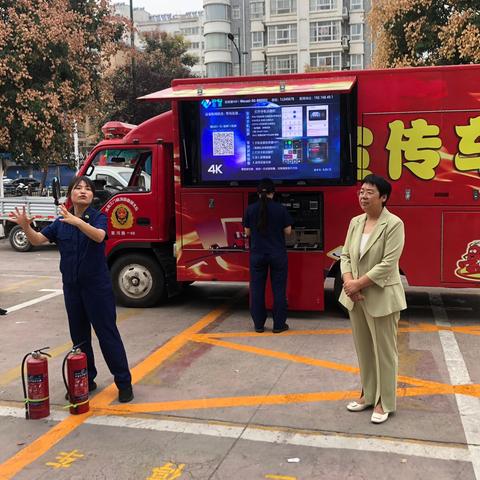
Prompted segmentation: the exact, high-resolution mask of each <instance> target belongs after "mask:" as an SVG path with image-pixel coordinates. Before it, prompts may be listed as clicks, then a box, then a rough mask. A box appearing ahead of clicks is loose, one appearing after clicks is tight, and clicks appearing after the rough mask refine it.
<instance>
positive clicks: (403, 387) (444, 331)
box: [0, 240, 480, 480]
mask: <svg viewBox="0 0 480 480" xmlns="http://www.w3.org/2000/svg"><path fill="white" fill-rule="evenodd" d="M327 283H328V289H327V294H326V310H325V311H324V312H321V313H301V312H295V313H292V314H291V315H290V318H289V321H288V323H289V324H290V328H291V329H290V330H289V331H288V332H285V333H282V334H272V332H271V321H270V323H267V330H266V332H265V333H263V334H257V333H255V332H254V331H253V325H252V322H251V320H250V317H249V313H248V286H247V285H246V284H215V283H205V284H201V283H199V284H197V283H195V284H193V285H192V286H191V287H189V288H187V289H185V290H184V291H183V292H182V294H180V295H179V296H177V297H175V298H172V299H170V300H169V301H168V302H166V304H164V305H162V306H158V307H155V308H151V309H126V308H120V307H119V308H118V310H117V314H118V326H119V329H120V331H121V334H122V337H123V340H124V343H125V346H126V350H127V354H128V358H129V362H130V366H131V368H132V374H133V378H134V391H135V399H134V401H133V402H131V403H128V404H119V403H118V402H117V398H116V396H117V391H116V388H115V386H114V385H112V377H111V375H110V373H109V372H108V369H107V367H106V365H105V363H104V361H103V358H102V355H101V352H100V350H99V348H98V344H97V343H95V345H94V348H95V353H96V359H97V368H98V371H99V374H98V377H97V379H96V381H97V383H98V387H99V388H98V390H97V391H96V392H95V394H94V395H92V397H91V399H90V411H89V412H88V413H87V414H84V415H77V416H72V415H70V414H69V413H68V409H66V408H65V404H66V402H65V399H64V395H65V390H64V387H63V382H62V378H61V363H62V360H63V357H64V355H65V354H66V353H67V352H68V350H69V349H70V347H71V343H70V339H69V335H68V327H67V319H66V314H65V308H64V304H63V296H62V290H61V288H62V285H61V277H60V274H59V271H58V252H57V250H56V248H55V247H54V246H46V247H41V248H37V249H35V250H33V251H32V252H28V253H18V252H14V251H13V250H12V249H11V248H10V246H9V244H8V242H7V241H6V240H0V307H4V308H7V309H8V314H7V315H5V316H0V339H1V349H0V479H2V480H6V479H10V478H15V479H29V480H31V479H39V480H43V479H49V480H51V479H71V480H77V479H107V480H110V479H111V480H114V479H115V480H117V479H118V480H123V479H128V480H133V479H139V480H147V479H149V480H152V479H153V480H160V479H169V480H173V479H181V480H183V479H198V480H207V479H208V480H210V479H212V480H213V479H215V480H237V479H238V480H250V479H252V480H253V479H277V480H316V479H328V480H330V479H332V480H336V479H367V478H368V479H371V478H388V479H397V478H398V479H402V480H409V479H416V478H422V479H423V478H435V479H436V480H443V479H457V478H461V479H462V480H470V479H476V478H478V479H479V480H480V402H479V396H480V365H479V361H478V351H479V348H478V347H479V343H480V337H479V335H480V324H479V318H480V316H479V313H480V300H479V295H478V293H477V291H476V290H474V289H465V290H445V289H424V288H419V287H417V288H410V287H408V288H407V300H408V305H409V308H408V310H407V311H406V312H404V313H403V314H402V318H401V322H400V329H399V352H400V362H399V383H398V410H397V412H396V413H395V414H394V415H392V416H391V418H389V420H388V421H387V422H386V423H384V424H382V425H374V424H372V423H371V422H370V415H371V411H369V410H367V411H364V412H358V413H350V412H348V411H347V410H346V408H345V406H346V403H348V401H349V400H351V399H355V398H357V397H358V395H359V390H360V382H359V375H358V369H357V361H356V356H355V352H354V346H353V341H352V336H351V330H350V325H349V321H348V319H346V318H345V317H344V316H343V314H342V313H341V312H340V311H339V310H338V309H337V307H336V305H335V302H334V301H333V298H332V291H331V285H330V282H327ZM44 346H49V347H50V350H51V353H52V359H51V360H50V361H49V379H50V401H51V415H50V417H48V418H47V419H43V420H25V418H24V403H23V393H22V388H21V380H20V369H19V366H20V362H21V359H22V357H23V355H24V354H25V353H27V352H29V351H32V350H33V349H35V348H39V347H44Z"/></svg>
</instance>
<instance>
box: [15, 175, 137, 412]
mask: <svg viewBox="0 0 480 480" xmlns="http://www.w3.org/2000/svg"><path fill="white" fill-rule="evenodd" d="M94 195H95V186H94V184H93V182H92V181H91V180H90V179H89V178H88V177H84V176H82V177H75V178H74V179H73V181H72V182H71V183H70V186H69V187H68V193H67V196H68V198H69V199H70V200H71V203H72V205H73V207H72V209H71V211H69V210H67V208H66V207H65V206H64V205H61V206H60V211H61V216H60V217H59V218H57V219H56V220H55V221H54V222H53V223H52V224H50V225H48V226H47V227H45V228H44V229H43V230H42V231H41V232H36V231H35V230H33V228H32V227H31V225H30V223H31V221H32V219H31V218H28V216H27V215H26V213H25V207H24V208H23V211H19V209H18V208H16V209H15V213H14V212H12V213H11V214H10V215H11V219H12V221H14V222H16V223H17V224H18V225H20V226H21V227H22V228H23V230H24V232H25V234H26V235H27V238H28V240H29V241H30V242H31V243H32V245H40V244H42V243H45V242H47V241H50V242H55V243H56V244H57V245H58V249H59V251H60V270H61V272H62V279H63V292H64V298H65V307H66V309H67V315H68V322H69V327H70V336H71V338H72V342H73V344H74V345H78V344H81V343H83V344H82V346H81V349H82V350H83V351H84V352H85V353H86V355H87V365H88V378H89V390H90V391H92V390H95V389H96V388H97V385H96V383H95V381H94V379H95V377H96V375H97V369H96V368H95V359H94V355H93V349H92V332H91V327H92V326H93V328H94V329H95V333H96V334H97V337H98V341H99V343H100V348H101V350H102V354H103V356H104V358H105V361H106V363H107V365H108V368H109V369H110V372H111V373H112V375H113V376H114V380H115V384H116V385H117V387H118V391H119V393H118V400H119V401H120V402H129V401H131V400H132V399H133V389H132V377H131V375H130V370H129V367H128V361H127V355H126V353H125V348H124V346H123V342H122V339H121V337H120V333H119V331H118V328H117V325H116V310H115V298H114V295H113V289H112V283H111V279H110V274H109V271H108V266H107V262H106V259H105V239H106V236H107V218H106V216H105V214H103V213H102V212H99V211H97V210H95V209H93V208H92V207H91V203H92V201H93V197H94Z"/></svg>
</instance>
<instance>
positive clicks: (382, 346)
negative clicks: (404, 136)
mask: <svg viewBox="0 0 480 480" xmlns="http://www.w3.org/2000/svg"><path fill="white" fill-rule="evenodd" d="M391 191H392V187H391V185H390V183H389V182H387V181H386V180H385V179H384V178H382V177H379V176H378V175H373V174H371V175H367V176H366V177H365V178H364V179H363V181H362V186H361V188H360V191H359V192H358V199H359V203H360V207H361V209H362V210H363V211H364V212H365V213H363V214H362V215H359V216H357V217H354V218H353V219H352V220H351V222H350V226H349V227H348V232H347V237H346V239H345V244H344V246H343V250H342V254H341V257H340V258H341V265H340V268H341V271H342V278H343V291H342V293H341V295H340V298H339V301H340V303H341V304H342V305H343V306H344V307H345V308H347V309H348V310H349V314H350V320H351V323H352V333H353V339H354V342H355V348H356V351H357V356H358V364H359V367H360V378H361V381H362V394H361V396H360V399H359V400H357V401H354V402H350V403H349V404H348V405H347V409H348V410H350V411H351V412H359V411H362V410H365V409H366V408H368V407H373V414H372V416H371V421H372V422H373V423H383V422H385V421H386V420H387V419H388V416H389V413H390V412H394V411H395V409H396V398H397V371H398V350H397V329H398V320H399V318H400V311H401V310H404V309H405V308H407V304H406V301H405V292H404V290H403V286H402V282H401V279H400V272H399V267H398V262H399V259H400V255H401V254H402V250H403V245H404V243H405V232H404V226H403V222H402V220H401V219H400V218H398V217H397V216H396V215H393V214H392V213H390V212H389V211H388V210H387V208H386V206H385V205H386V203H387V200H388V198H389V197H390V193H391Z"/></svg>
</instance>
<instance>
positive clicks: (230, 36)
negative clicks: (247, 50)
mask: <svg viewBox="0 0 480 480" xmlns="http://www.w3.org/2000/svg"><path fill="white" fill-rule="evenodd" d="M228 39H229V40H230V41H231V42H232V43H233V45H234V46H235V48H236V50H237V53H238V74H239V75H240V76H242V54H241V53H240V49H239V48H238V45H237V44H236V43H235V37H234V36H233V34H232V33H229V34H228Z"/></svg>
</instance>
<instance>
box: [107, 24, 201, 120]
mask: <svg viewBox="0 0 480 480" xmlns="http://www.w3.org/2000/svg"><path fill="white" fill-rule="evenodd" d="M142 39H143V40H144V42H145V48H144V49H143V50H140V51H135V52H133V53H132V52H129V55H128V59H127V61H126V63H125V64H123V65H122V66H120V67H118V68H117V69H116V70H115V71H114V72H113V73H112V74H111V76H110V85H111V90H112V95H113V102H111V103H110V104H108V105H106V106H105V115H104V116H103V121H107V120H118V121H123V122H128V123H133V124H136V125H138V124H139V123H141V122H143V121H145V120H147V119H148V118H151V117H153V116H154V115H158V114H159V113H162V112H164V111H166V110H168V109H169V108H170V103H169V102H167V103H151V102H148V103H147V102H139V101H138V100H137V97H140V96H142V95H146V94H149V93H152V92H156V91H158V90H162V89H164V88H168V87H170V84H171V82H172V80H173V79H174V78H185V77H191V76H192V74H191V71H190V67H192V66H193V65H195V64H196V63H197V58H196V57H195V56H193V55H189V54H187V53H186V52H187V49H188V43H187V42H186V41H185V40H184V39H183V37H182V36H179V35H170V34H168V33H165V32H152V33H149V34H145V35H144V36H143V37H142ZM132 55H133V62H132ZM132 65H133V75H132Z"/></svg>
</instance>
